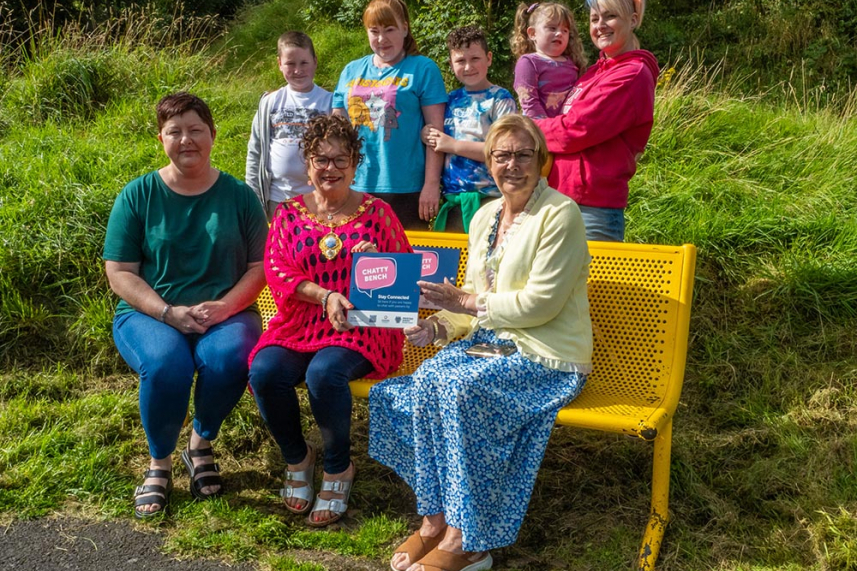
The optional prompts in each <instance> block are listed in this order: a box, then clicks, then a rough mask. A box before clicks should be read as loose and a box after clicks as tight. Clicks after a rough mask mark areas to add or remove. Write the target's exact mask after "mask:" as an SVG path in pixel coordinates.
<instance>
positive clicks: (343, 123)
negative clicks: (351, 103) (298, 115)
mask: <svg viewBox="0 0 857 571" xmlns="http://www.w3.org/2000/svg"><path fill="white" fill-rule="evenodd" d="M330 139H335V140H336V141H338V142H339V144H341V145H342V147H343V149H344V150H345V152H347V153H348V155H349V156H350V157H351V161H352V163H353V164H354V165H355V166H356V165H358V164H360V163H361V162H362V161H363V155H362V154H361V153H360V148H361V147H362V146H363V141H362V140H361V139H360V135H358V134H357V129H355V128H354V127H353V126H352V125H351V122H350V121H349V120H348V119H346V118H345V117H342V116H341V115H317V116H315V117H313V118H312V119H310V120H309V123H307V127H306V131H305V132H304V137H303V140H302V141H301V149H302V150H303V153H304V158H305V159H307V160H309V158H310V157H312V156H314V155H316V154H317V153H318V147H319V145H321V144H322V143H324V142H328V141H329V140H330Z"/></svg>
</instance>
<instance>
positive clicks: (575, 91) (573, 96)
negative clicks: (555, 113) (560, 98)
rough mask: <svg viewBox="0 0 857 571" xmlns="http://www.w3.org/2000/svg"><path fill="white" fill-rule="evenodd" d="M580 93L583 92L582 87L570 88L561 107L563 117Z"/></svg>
mask: <svg viewBox="0 0 857 571" xmlns="http://www.w3.org/2000/svg"><path fill="white" fill-rule="evenodd" d="M581 91H583V86H582V85H575V86H574V87H572V88H571V91H569V92H568V96H567V97H566V98H565V103H564V104H563V106H562V113H563V115H564V114H566V113H568V112H569V111H571V106H572V105H573V104H574V100H575V99H577V96H578V95H580V92H581Z"/></svg>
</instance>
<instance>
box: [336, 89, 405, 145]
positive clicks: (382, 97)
mask: <svg viewBox="0 0 857 571" xmlns="http://www.w3.org/2000/svg"><path fill="white" fill-rule="evenodd" d="M410 82H411V80H410V77H408V76H407V75H406V76H405V77H388V78H386V79H362V78H360V79H354V80H352V81H349V82H348V89H349V91H348V94H349V95H348V116H349V118H350V119H351V124H352V125H354V126H355V127H366V128H368V129H369V130H370V131H372V132H376V131H380V130H381V129H383V130H384V140H385V141H389V140H390V135H391V134H392V130H393V129H398V128H399V115H400V114H401V111H399V110H398V109H396V95H397V92H398V89H399V87H407V86H408V85H409V84H410Z"/></svg>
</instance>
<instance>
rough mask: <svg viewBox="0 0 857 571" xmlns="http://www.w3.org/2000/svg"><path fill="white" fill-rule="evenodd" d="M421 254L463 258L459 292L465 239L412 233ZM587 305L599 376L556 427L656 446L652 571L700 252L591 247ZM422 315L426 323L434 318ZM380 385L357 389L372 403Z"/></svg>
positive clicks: (414, 354) (413, 351) (644, 549)
mask: <svg viewBox="0 0 857 571" xmlns="http://www.w3.org/2000/svg"><path fill="white" fill-rule="evenodd" d="M407 234H408V238H409V240H410V242H411V244H412V245H413V246H415V247H419V246H423V247H425V246H432V247H442V248H455V249H458V250H459V252H460V258H459V269H458V285H461V282H462V281H463V277H464V268H465V267H466V265H467V236H466V235H465V234H453V233H441V232H408V233H407ZM589 252H590V254H591V256H592V263H591V265H590V268H589V280H588V285H589V303H590V316H591V318H592V328H593V335H594V351H593V372H592V373H591V374H590V375H589V377H588V380H587V382H586V386H585V387H584V389H583V391H582V392H581V394H580V396H578V397H577V398H576V399H575V400H574V401H573V402H572V403H571V404H569V405H568V406H566V407H565V408H563V409H562V410H561V411H560V412H559V414H558V415H557V420H556V421H557V424H561V425H564V426H573V427H577V428H586V429H590V430H600V431H603V432H614V433H619V434H626V435H628V436H632V437H636V438H640V439H643V440H646V441H651V442H653V443H654V450H653V454H654V462H653V467H652V501H651V509H650V513H649V522H648V525H647V526H646V531H645V533H644V537H643V542H642V546H641V548H640V553H639V556H638V558H637V568H638V569H640V570H651V569H654V564H655V561H656V560H657V557H658V553H659V550H660V545H661V541H662V540H663V535H664V530H665V528H666V524H667V521H668V519H669V514H668V501H669V470H670V452H671V446H672V420H673V415H674V414H675V411H676V407H677V406H678V400H679V397H680V395H681V387H682V383H683V381H684V369H685V362H686V359H687V344H688V331H689V326H690V307H691V300H692V296H693V281H694V271H695V267H696V248H695V247H694V246H693V245H691V244H685V245H683V246H661V245H650V244H625V243H613V242H589ZM259 308H260V311H261V312H262V317H263V320H264V323H265V325H267V322H268V320H269V319H270V318H271V317H273V315H274V313H275V312H276V308H275V306H274V304H273V300H272V299H271V295H270V292H268V290H267V288H266V289H265V291H264V292H263V293H262V295H261V296H260V298H259ZM420 311H421V317H425V316H427V315H429V314H430V313H431V312H427V311H425V310H420ZM437 350H438V349H437V348H436V347H414V346H412V345H410V344H408V343H407V342H405V354H404V361H403V363H402V365H401V366H400V367H399V369H398V370H397V371H396V373H395V375H393V376H397V375H404V374H410V373H411V372H413V371H414V370H415V369H416V368H417V367H418V366H419V364H420V363H421V362H422V361H423V360H424V359H426V358H428V357H431V356H432V355H434V354H435V353H436V352H437ZM375 382H378V381H373V380H371V379H359V380H356V381H353V382H352V383H351V390H352V392H353V393H354V395H355V396H358V397H362V398H366V397H368V395H369V389H370V388H371V387H372V385H373V384H374V383H375Z"/></svg>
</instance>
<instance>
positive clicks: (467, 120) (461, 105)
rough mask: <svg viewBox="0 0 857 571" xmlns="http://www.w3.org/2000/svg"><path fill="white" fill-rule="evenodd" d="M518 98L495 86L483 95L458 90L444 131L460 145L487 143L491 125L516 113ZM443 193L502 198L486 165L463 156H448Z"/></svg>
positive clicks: (482, 92)
mask: <svg viewBox="0 0 857 571" xmlns="http://www.w3.org/2000/svg"><path fill="white" fill-rule="evenodd" d="M516 108H517V107H516V105H515V98H514V97H512V94H511V93H509V91H508V90H506V89H503V88H502V87H498V86H496V85H492V86H491V87H489V88H488V89H485V90H483V91H467V90H466V89H465V88H463V87H462V88H460V89H456V90H455V91H453V92H451V93H450V94H449V103H448V104H447V106H446V115H445V117H444V120H443V130H444V132H445V133H446V134H447V135H449V136H450V137H452V138H454V139H457V140H459V141H479V142H482V141H485V136H486V135H487V134H488V129H489V128H490V127H491V124H492V123H493V122H494V121H496V120H497V119H498V118H500V117H501V116H503V115H506V114H507V113H514V112H515V110H516ZM441 185H442V187H443V192H444V193H445V194H446V193H451V194H457V193H459V192H468V191H474V190H476V191H479V192H481V193H483V194H487V195H488V196H499V195H500V191H499V190H497V185H496V184H494V178H493V177H492V176H491V173H490V172H489V171H488V166H487V165H486V164H485V163H482V162H479V161H474V160H473V159H468V158H467V157H462V156H459V155H450V154H448V155H446V164H445V165H444V169H443V177H442V179H441Z"/></svg>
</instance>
